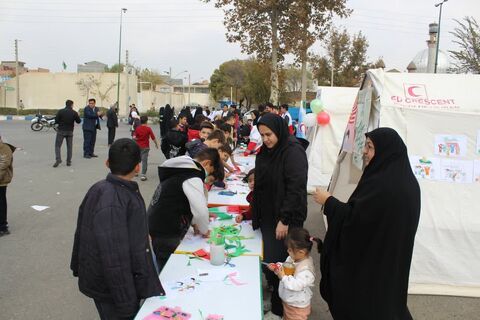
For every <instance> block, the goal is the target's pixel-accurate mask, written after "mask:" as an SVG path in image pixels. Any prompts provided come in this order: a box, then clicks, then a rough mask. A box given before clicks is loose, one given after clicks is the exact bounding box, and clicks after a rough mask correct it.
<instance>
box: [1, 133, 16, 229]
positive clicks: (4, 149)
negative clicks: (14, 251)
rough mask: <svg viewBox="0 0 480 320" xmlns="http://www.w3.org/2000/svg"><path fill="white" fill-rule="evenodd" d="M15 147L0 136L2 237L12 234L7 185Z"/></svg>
mask: <svg viewBox="0 0 480 320" xmlns="http://www.w3.org/2000/svg"><path fill="white" fill-rule="evenodd" d="M15 149H16V148H15V147H14V146H12V145H10V144H8V143H5V142H3V140H2V137H1V136H0V237H1V236H5V235H8V234H10V230H9V229H8V221H7V186H8V184H9V183H10V182H12V178H13V152H15Z"/></svg>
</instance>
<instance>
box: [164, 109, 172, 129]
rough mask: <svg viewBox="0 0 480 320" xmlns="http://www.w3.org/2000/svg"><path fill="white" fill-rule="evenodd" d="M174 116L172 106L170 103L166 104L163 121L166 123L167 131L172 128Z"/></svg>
mask: <svg viewBox="0 0 480 320" xmlns="http://www.w3.org/2000/svg"><path fill="white" fill-rule="evenodd" d="M172 118H173V109H172V108H171V107H170V105H169V104H166V105H165V110H164V111H163V121H162V122H163V123H164V124H165V132H167V131H168V130H170V128H169V126H170V121H171V120H172Z"/></svg>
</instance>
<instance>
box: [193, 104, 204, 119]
mask: <svg viewBox="0 0 480 320" xmlns="http://www.w3.org/2000/svg"><path fill="white" fill-rule="evenodd" d="M198 115H203V109H202V107H197V108H196V109H195V114H194V115H193V120H194V121H195V118H196V117H197V116H198Z"/></svg>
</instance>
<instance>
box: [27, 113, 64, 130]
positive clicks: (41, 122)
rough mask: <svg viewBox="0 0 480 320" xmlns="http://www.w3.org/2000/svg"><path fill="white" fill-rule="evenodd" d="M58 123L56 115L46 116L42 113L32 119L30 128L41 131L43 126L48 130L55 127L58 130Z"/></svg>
mask: <svg viewBox="0 0 480 320" xmlns="http://www.w3.org/2000/svg"><path fill="white" fill-rule="evenodd" d="M57 126H58V125H57V123H56V122H55V117H46V116H44V115H41V114H37V115H36V116H35V118H33V119H32V121H31V125H30V128H32V130H33V131H41V130H42V129H43V128H46V129H47V130H48V129H50V128H53V130H55V131H57V130H58V128H57Z"/></svg>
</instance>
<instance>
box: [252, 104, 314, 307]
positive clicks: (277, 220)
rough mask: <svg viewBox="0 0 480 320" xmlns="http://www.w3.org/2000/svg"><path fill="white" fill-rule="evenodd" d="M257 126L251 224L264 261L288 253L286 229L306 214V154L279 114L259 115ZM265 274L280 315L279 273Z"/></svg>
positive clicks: (298, 223) (299, 224) (282, 258)
mask: <svg viewBox="0 0 480 320" xmlns="http://www.w3.org/2000/svg"><path fill="white" fill-rule="evenodd" d="M258 130H259V131H260V134H261V136H262V139H263V146H262V147H261V149H260V152H259V154H258V155H257V158H256V161H255V187H254V190H253V204H252V213H253V218H252V220H253V227H254V228H255V229H258V228H260V230H261V232H262V237H263V245H264V253H263V255H264V261H266V262H283V261H285V259H286V258H287V256H288V253H287V248H286V247H285V245H284V238H285V236H286V235H287V233H288V230H289V229H291V228H294V227H302V226H303V222H304V221H305V219H306V218H307V174H308V161H307V155H306V153H305V149H304V148H303V147H302V145H301V144H300V143H299V142H298V141H297V139H296V138H295V137H293V136H291V135H290V134H289V132H288V127H287V124H286V123H285V121H284V120H283V119H282V117H280V116H279V115H276V114H271V113H269V114H265V115H264V116H262V117H261V119H260V120H259V121H258ZM265 276H266V277H267V280H268V282H269V284H270V285H272V286H273V292H272V300H271V301H272V310H271V311H272V313H273V314H275V315H277V316H282V315H283V307H282V301H281V299H280V297H279V296H278V285H279V280H278V277H277V276H276V275H275V274H274V273H273V272H271V271H265Z"/></svg>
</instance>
